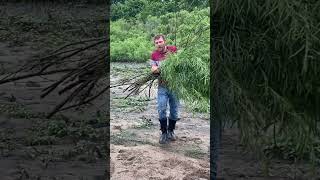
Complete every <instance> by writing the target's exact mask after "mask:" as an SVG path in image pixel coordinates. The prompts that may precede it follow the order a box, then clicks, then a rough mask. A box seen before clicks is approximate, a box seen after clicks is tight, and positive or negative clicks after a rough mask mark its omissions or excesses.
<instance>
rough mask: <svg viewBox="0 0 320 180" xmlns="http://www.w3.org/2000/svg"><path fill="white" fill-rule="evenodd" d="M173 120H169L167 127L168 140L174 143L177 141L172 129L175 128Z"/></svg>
mask: <svg viewBox="0 0 320 180" xmlns="http://www.w3.org/2000/svg"><path fill="white" fill-rule="evenodd" d="M176 122H177V121H175V120H171V119H169V127H168V139H169V140H171V141H175V140H176V139H177V137H176V135H175V134H174V129H175V128H176Z"/></svg>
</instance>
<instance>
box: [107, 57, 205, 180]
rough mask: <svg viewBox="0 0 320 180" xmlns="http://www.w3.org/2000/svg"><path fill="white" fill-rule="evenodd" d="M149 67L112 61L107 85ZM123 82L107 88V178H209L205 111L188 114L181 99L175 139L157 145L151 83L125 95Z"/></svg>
mask: <svg viewBox="0 0 320 180" xmlns="http://www.w3.org/2000/svg"><path fill="white" fill-rule="evenodd" d="M145 69H148V63H145V64H129V63H112V64H111V85H116V84H117V83H118V82H119V80H120V79H123V78H126V77H133V76H134V75H136V74H138V73H141V72H143V71H144V70H145ZM126 87H127V86H119V87H115V88H112V89H111V95H110V98H111V111H110V116H111V123H110V126H111V146H110V148H111V149H110V151H111V167H112V169H111V175H112V176H111V177H112V179H115V180H116V179H117V180H118V179H123V180H125V179H128V177H131V178H132V179H184V180H186V179H209V170H210V164H209V134H210V133H209V132H210V126H209V114H199V113H192V112H189V111H188V110H187V109H186V108H185V106H184V105H183V103H181V107H180V118H181V120H179V121H178V122H177V124H176V130H175V133H176V135H177V137H178V139H177V141H172V142H170V143H169V144H164V145H160V144H159V143H158V141H159V136H160V130H159V129H160V127H159V121H158V113H157V105H156V93H157V92H156V83H155V84H154V86H152V88H151V91H150V97H149V90H148V88H147V89H146V91H144V92H142V93H141V94H140V95H136V96H130V97H128V98H127V99H126V98H125V97H126V95H127V94H128V92H123V91H124V89H125V88H126Z"/></svg>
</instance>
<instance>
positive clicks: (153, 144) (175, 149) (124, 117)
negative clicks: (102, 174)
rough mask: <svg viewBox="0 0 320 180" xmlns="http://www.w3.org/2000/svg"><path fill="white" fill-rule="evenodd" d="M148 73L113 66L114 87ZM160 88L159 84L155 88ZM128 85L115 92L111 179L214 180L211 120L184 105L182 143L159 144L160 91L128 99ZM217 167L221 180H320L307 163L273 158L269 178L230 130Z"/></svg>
mask: <svg viewBox="0 0 320 180" xmlns="http://www.w3.org/2000/svg"><path fill="white" fill-rule="evenodd" d="M146 68H148V63H142V64H130V63H112V64H111V85H116V84H118V83H117V82H119V80H120V79H123V78H126V77H133V76H134V75H136V74H138V73H139V72H140V73H141V72H142V71H144V70H145V69H146ZM155 85H156V84H155ZM126 87H127V86H120V87H116V88H112V89H111V96H110V97H111V111H110V115H111V124H110V126H111V146H110V147H111V160H112V161H111V167H112V169H111V175H112V179H123V180H124V179H127V178H128V177H131V178H132V179H159V180H160V179H168V180H169V179H172V180H173V179H180V180H186V179H209V168H210V165H209V138H210V137H209V134H210V125H209V115H208V114H200V113H192V112H191V111H190V110H188V109H187V108H186V107H185V105H184V103H183V102H182V103H181V112H180V117H181V120H180V121H178V122H177V129H176V131H175V132H176V135H177V136H178V140H177V141H176V142H171V143H170V144H168V145H160V144H159V143H158V140H159V135H160V130H159V121H158V114H157V110H156V93H157V91H156V86H154V88H152V90H151V97H150V98H149V97H148V91H146V92H143V93H141V94H140V95H138V96H133V97H129V98H128V99H125V96H126V95H127V93H123V90H124V89H125V88H126ZM221 146H222V148H221V150H220V152H221V154H220V157H219V158H220V160H219V162H218V166H219V168H218V171H219V172H218V174H219V178H223V179H226V180H238V179H241V180H244V179H248V180H249V179H250V180H269V179H270V180H289V179H295V178H296V179H306V180H307V179H312V178H311V177H315V176H316V177H320V173H319V170H318V172H317V174H316V175H311V174H310V173H309V172H308V170H310V168H308V166H307V164H304V163H302V164H297V165H294V164H293V163H292V162H289V161H283V160H277V159H273V160H271V162H270V166H269V167H270V168H269V176H265V174H264V173H265V169H264V163H261V162H260V161H259V160H258V159H257V158H256V156H255V155H254V154H252V153H247V152H244V151H243V146H241V144H240V143H239V132H238V130H237V128H235V127H229V126H226V127H225V129H224V130H223V134H222V144H221Z"/></svg>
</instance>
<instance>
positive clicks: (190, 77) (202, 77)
mask: <svg viewBox="0 0 320 180" xmlns="http://www.w3.org/2000/svg"><path fill="white" fill-rule="evenodd" d="M111 19H112V21H111V33H110V34H111V36H110V40H111V42H110V43H111V46H110V47H111V48H110V51H111V61H113V62H115V61H117V62H119V61H126V62H149V59H150V54H151V52H152V50H154V45H153V42H152V38H153V37H154V35H156V34H165V35H166V38H167V43H168V44H169V45H176V46H177V48H178V53H177V54H175V55H172V56H170V57H168V59H167V60H166V61H165V62H164V64H163V65H162V66H161V72H162V76H163V78H164V79H166V80H167V81H168V82H169V84H168V86H169V87H170V88H171V89H173V90H174V91H175V92H176V93H177V94H178V96H179V97H180V98H181V99H183V100H184V101H185V102H187V104H188V105H189V107H191V108H192V109H193V110H195V111H202V112H208V111H209V73H210V71H209V64H210V63H209V62H210V54H209V47H210V42H209V41H210V28H209V26H210V24H209V7H208V2H207V1H202V2H199V1H182V0H181V1H162V2H161V1H146V0H138V1H132V0H126V1H113V4H112V6H111Z"/></svg>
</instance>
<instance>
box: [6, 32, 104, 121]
mask: <svg viewBox="0 0 320 180" xmlns="http://www.w3.org/2000/svg"><path fill="white" fill-rule="evenodd" d="M108 41H109V39H108V37H100V38H93V39H87V40H82V41H78V42H74V43H70V44H67V45H64V46H62V47H60V48H58V49H56V50H55V51H53V52H51V53H49V54H48V55H46V56H44V57H41V58H37V59H33V60H31V61H28V62H27V63H26V64H24V65H23V66H22V67H21V68H20V69H19V70H17V71H15V72H13V73H9V74H7V75H5V76H3V77H2V78H1V79H0V85H1V84H4V83H9V82H14V81H17V80H22V79H27V78H32V77H39V76H40V77H45V76H49V75H53V74H59V75H61V76H60V78H59V79H58V80H56V81H55V82H54V83H52V84H50V85H49V86H48V87H45V88H44V89H43V90H42V94H41V98H45V97H46V96H48V95H49V94H51V93H53V92H54V90H57V89H59V90H58V94H59V95H64V94H67V93H69V94H67V96H66V97H65V99H64V100H62V101H61V102H60V103H59V104H58V105H57V106H56V107H55V108H54V109H53V110H52V111H51V112H50V113H49V114H48V115H47V118H50V117H52V116H53V115H54V114H56V113H57V112H59V111H63V110H67V109H70V108H74V107H79V106H81V105H83V104H87V103H90V102H91V101H93V100H94V99H96V98H97V97H99V96H100V95H102V94H103V93H104V92H106V91H107V90H108V89H109V88H110V86H109V84H108V83H101V82H102V81H104V80H105V77H108V76H109V74H108V73H109V66H108V65H107V58H108V50H107V46H106V44H107V43H108ZM61 67H62V68H61ZM101 84H103V86H104V87H100V88H99V91H95V89H97V86H101Z"/></svg>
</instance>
